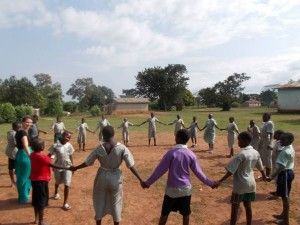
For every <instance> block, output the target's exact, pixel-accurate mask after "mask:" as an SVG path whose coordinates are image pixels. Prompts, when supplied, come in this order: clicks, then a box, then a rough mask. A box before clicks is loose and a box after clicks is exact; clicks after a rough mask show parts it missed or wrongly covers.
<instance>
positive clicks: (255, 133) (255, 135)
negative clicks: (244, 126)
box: [248, 125, 260, 150]
mask: <svg viewBox="0 0 300 225" xmlns="http://www.w3.org/2000/svg"><path fill="white" fill-rule="evenodd" d="M248 132H250V133H251V135H252V140H251V143H250V145H251V146H252V147H253V148H254V149H255V150H258V144H259V141H260V129H259V127H258V126H256V125H254V126H253V127H251V126H249V127H248Z"/></svg>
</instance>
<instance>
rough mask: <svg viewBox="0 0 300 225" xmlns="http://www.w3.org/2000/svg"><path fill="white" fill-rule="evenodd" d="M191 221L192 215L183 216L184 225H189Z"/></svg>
mask: <svg viewBox="0 0 300 225" xmlns="http://www.w3.org/2000/svg"><path fill="white" fill-rule="evenodd" d="M189 223H190V216H183V217H182V224H183V225H189Z"/></svg>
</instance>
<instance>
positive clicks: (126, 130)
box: [120, 121, 133, 141]
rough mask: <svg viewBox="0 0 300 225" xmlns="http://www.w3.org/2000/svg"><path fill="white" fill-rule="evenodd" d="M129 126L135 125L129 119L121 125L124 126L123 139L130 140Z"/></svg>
mask: <svg viewBox="0 0 300 225" xmlns="http://www.w3.org/2000/svg"><path fill="white" fill-rule="evenodd" d="M129 126H133V124H132V123H130V122H128V121H126V122H125V121H124V122H122V124H121V125H120V127H121V128H122V137H123V141H129Z"/></svg>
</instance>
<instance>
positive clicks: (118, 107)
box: [114, 103, 148, 111]
mask: <svg viewBox="0 0 300 225" xmlns="http://www.w3.org/2000/svg"><path fill="white" fill-rule="evenodd" d="M114 109H115V111H126V110H128V111H148V104H146V103H140V104H139V103H135V104H132V103H126V104H125V103H115V108H114Z"/></svg>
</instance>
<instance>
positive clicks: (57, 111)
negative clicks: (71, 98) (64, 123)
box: [45, 91, 63, 116]
mask: <svg viewBox="0 0 300 225" xmlns="http://www.w3.org/2000/svg"><path fill="white" fill-rule="evenodd" d="M47 97H48V99H47V102H48V104H47V107H46V109H45V113H46V114H47V115H50V116H60V115H62V114H63V103H62V100H61V94H60V92H58V91H57V92H53V93H51V94H49V95H48V96H47Z"/></svg>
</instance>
